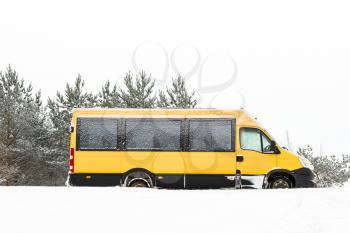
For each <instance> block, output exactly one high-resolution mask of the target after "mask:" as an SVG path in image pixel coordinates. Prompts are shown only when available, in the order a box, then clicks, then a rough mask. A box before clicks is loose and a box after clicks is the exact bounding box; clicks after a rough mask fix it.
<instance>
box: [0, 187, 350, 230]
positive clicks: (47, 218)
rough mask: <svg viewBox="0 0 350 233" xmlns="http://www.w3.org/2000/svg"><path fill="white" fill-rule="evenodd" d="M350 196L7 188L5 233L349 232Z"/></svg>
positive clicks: (1, 212)
mask: <svg viewBox="0 0 350 233" xmlns="http://www.w3.org/2000/svg"><path fill="white" fill-rule="evenodd" d="M349 229H350V189H349V188H332V189H294V190H157V189H142V188H120V187H119V188H78V187H71V188H67V187H57V188H54V187H0V232H4V233H23V232H26V233H29V232H33V233H34V232H35V233H41V232H42V233H56V232H57V233H63V232H84V233H90V232H91V233H92V232H93V233H109V232H110V233H112V232H113V233H115V232H123V233H124V232H141V233H148V232H150V233H151V232H152V233H157V232H161V233H165V232H176V233H180V232H210V233H213V232H220V233H222V232H230V233H232V232H239V233H245V232H249V233H257V232H266V233H274V232H276V233H277V232H278V233H281V232H283V233H288V232H294V233H308V232H315V233H316V232H317V233H321V232H326V233H331V232H337V233H339V232H349Z"/></svg>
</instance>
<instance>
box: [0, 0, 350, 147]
mask: <svg viewBox="0 0 350 233" xmlns="http://www.w3.org/2000/svg"><path fill="white" fill-rule="evenodd" d="M349 8H350V6H349V5H348V4H347V1H334V0H332V1H320V0H318V1H306V0H302V1H281V0H276V1H232V0H231V1H212V2H209V1H203V0H202V1H190V0H183V1H180V0H177V1H172V2H170V1H165V0H160V1H150V0H148V1H142V0H140V1H124V2H117V1H101V0H100V1H94V2H92V1H86V0H85V1H55V2H51V1H14V0H11V1H3V0H1V1H0V66H1V67H0V70H4V69H5V67H6V66H7V65H8V64H11V65H12V66H13V68H15V69H16V70H17V71H18V72H19V74H20V76H21V77H23V78H24V79H25V80H26V81H28V82H30V81H31V82H32V84H33V85H34V87H35V88H36V89H41V90H42V92H43V95H44V97H45V98H46V97H48V96H53V95H54V94H55V92H56V90H63V89H64V86H65V83H66V82H73V81H74V79H75V77H76V76H77V74H78V73H80V74H82V76H83V78H84V79H85V81H86V85H87V88H88V89H89V90H92V91H95V92H96V91H98V89H99V88H100V86H101V85H102V84H103V83H104V82H105V81H106V80H107V79H110V80H112V81H113V82H114V81H117V80H118V79H120V78H121V77H122V76H123V74H124V73H125V72H127V71H129V70H131V71H134V70H135V67H134V65H133V62H132V61H133V60H132V57H133V53H134V52H135V49H136V48H138V49H137V50H136V52H135V59H134V61H135V64H136V65H137V66H138V67H140V68H141V69H145V70H146V71H147V72H150V73H152V75H153V76H154V77H155V78H157V79H158V80H160V81H159V82H158V84H159V85H160V86H162V82H161V80H162V79H163V77H164V72H165V71H164V70H165V67H166V64H167V61H168V62H169V69H168V75H167V77H172V76H174V73H175V70H174V67H173V66H172V65H171V64H175V65H176V67H177V68H175V69H178V70H179V71H180V72H181V73H182V74H186V73H188V72H189V71H190V70H191V69H192V68H193V67H194V68H199V67H198V66H196V65H195V63H196V59H197V55H196V50H195V49H198V51H199V54H200V58H201V60H200V63H198V64H203V61H204V60H205V59H206V58H207V59H206V62H204V65H203V68H202V72H199V69H192V75H190V76H188V78H189V79H188V81H189V84H190V87H191V88H193V89H195V90H196V91H197V92H198V93H199V97H200V98H201V100H202V101H201V106H202V107H207V106H212V107H224V108H237V107H240V106H241V99H240V95H239V94H238V93H239V92H241V93H242V94H243V95H244V97H245V108H246V109H247V110H248V111H249V112H250V113H252V114H253V115H254V116H256V117H258V119H259V120H260V122H261V123H262V124H263V125H264V126H265V128H266V129H267V130H268V131H269V132H270V133H271V134H272V135H273V136H274V137H275V138H276V139H278V141H280V142H282V144H286V131H287V130H288V132H289V136H290V139H291V142H292V143H293V145H294V146H295V147H296V146H301V145H306V144H308V143H309V144H312V145H313V146H314V148H315V151H316V152H319V151H320V148H321V147H322V148H323V149H322V151H323V154H331V153H333V154H342V153H349V154H350V143H349V142H348V141H349V136H348V131H349V129H350V124H349V122H348V119H350V107H349V100H350V91H349V83H350V82H349V77H350V69H349V64H350V30H349V23H350V14H349V12H350V11H349V10H350V9H349ZM163 49H165V51H166V54H164V51H163ZM174 49H175V53H174V57H173V59H171V58H170V57H171V53H172V51H174ZM165 55H166V56H168V60H166V59H165ZM229 57H232V58H233V59H234V61H235V62H236V64H237V70H238V73H237V76H236V80H235V82H234V83H233V84H231V85H226V86H227V88H220V91H214V92H211V93H205V92H204V91H203V90H204V89H203V88H201V86H202V87H203V86H213V85H217V84H218V83H225V81H227V80H229V79H230V77H231V75H232V73H233V67H232V62H231V60H230V58H229ZM171 61H172V62H171ZM198 80H200V81H198ZM167 81H168V82H169V81H170V79H167ZM214 97H215V98H214Z"/></svg>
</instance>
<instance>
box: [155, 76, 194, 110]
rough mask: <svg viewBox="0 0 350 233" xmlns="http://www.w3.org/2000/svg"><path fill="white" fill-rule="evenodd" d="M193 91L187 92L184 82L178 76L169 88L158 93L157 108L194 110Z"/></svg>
mask: <svg viewBox="0 0 350 233" xmlns="http://www.w3.org/2000/svg"><path fill="white" fill-rule="evenodd" d="M194 96H195V93H194V91H192V92H189V91H188V90H187V89H186V85H185V80H184V78H182V77H181V76H180V75H179V76H178V77H177V78H175V79H173V80H172V84H171V87H170V88H168V87H167V88H166V93H165V92H164V91H159V94H158V101H157V106H158V107H176V108H194V107H196V105H197V100H196V99H195V97H194Z"/></svg>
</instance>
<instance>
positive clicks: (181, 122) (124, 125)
mask: <svg viewBox="0 0 350 233" xmlns="http://www.w3.org/2000/svg"><path fill="white" fill-rule="evenodd" d="M147 120H151V121H153V122H157V121H179V122H180V138H179V140H180V142H179V143H180V147H179V149H175V150H164V149H146V148H139V149H137V148H133V149H127V148H126V140H127V138H126V122H127V121H147ZM122 124H123V125H122V131H123V133H122V135H123V136H122V137H123V138H122V141H121V144H122V147H121V150H122V151H159V152H179V151H184V135H183V131H184V118H123V119H122Z"/></svg>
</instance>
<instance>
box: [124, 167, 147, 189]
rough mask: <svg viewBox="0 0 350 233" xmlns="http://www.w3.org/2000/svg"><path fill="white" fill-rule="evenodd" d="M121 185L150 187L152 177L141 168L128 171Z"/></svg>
mask: <svg viewBox="0 0 350 233" xmlns="http://www.w3.org/2000/svg"><path fill="white" fill-rule="evenodd" d="M122 186H124V187H140V188H152V187H153V178H152V175H151V174H150V173H148V172H144V171H142V170H136V171H133V172H131V173H128V174H127V175H126V176H125V178H123V183H122Z"/></svg>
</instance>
